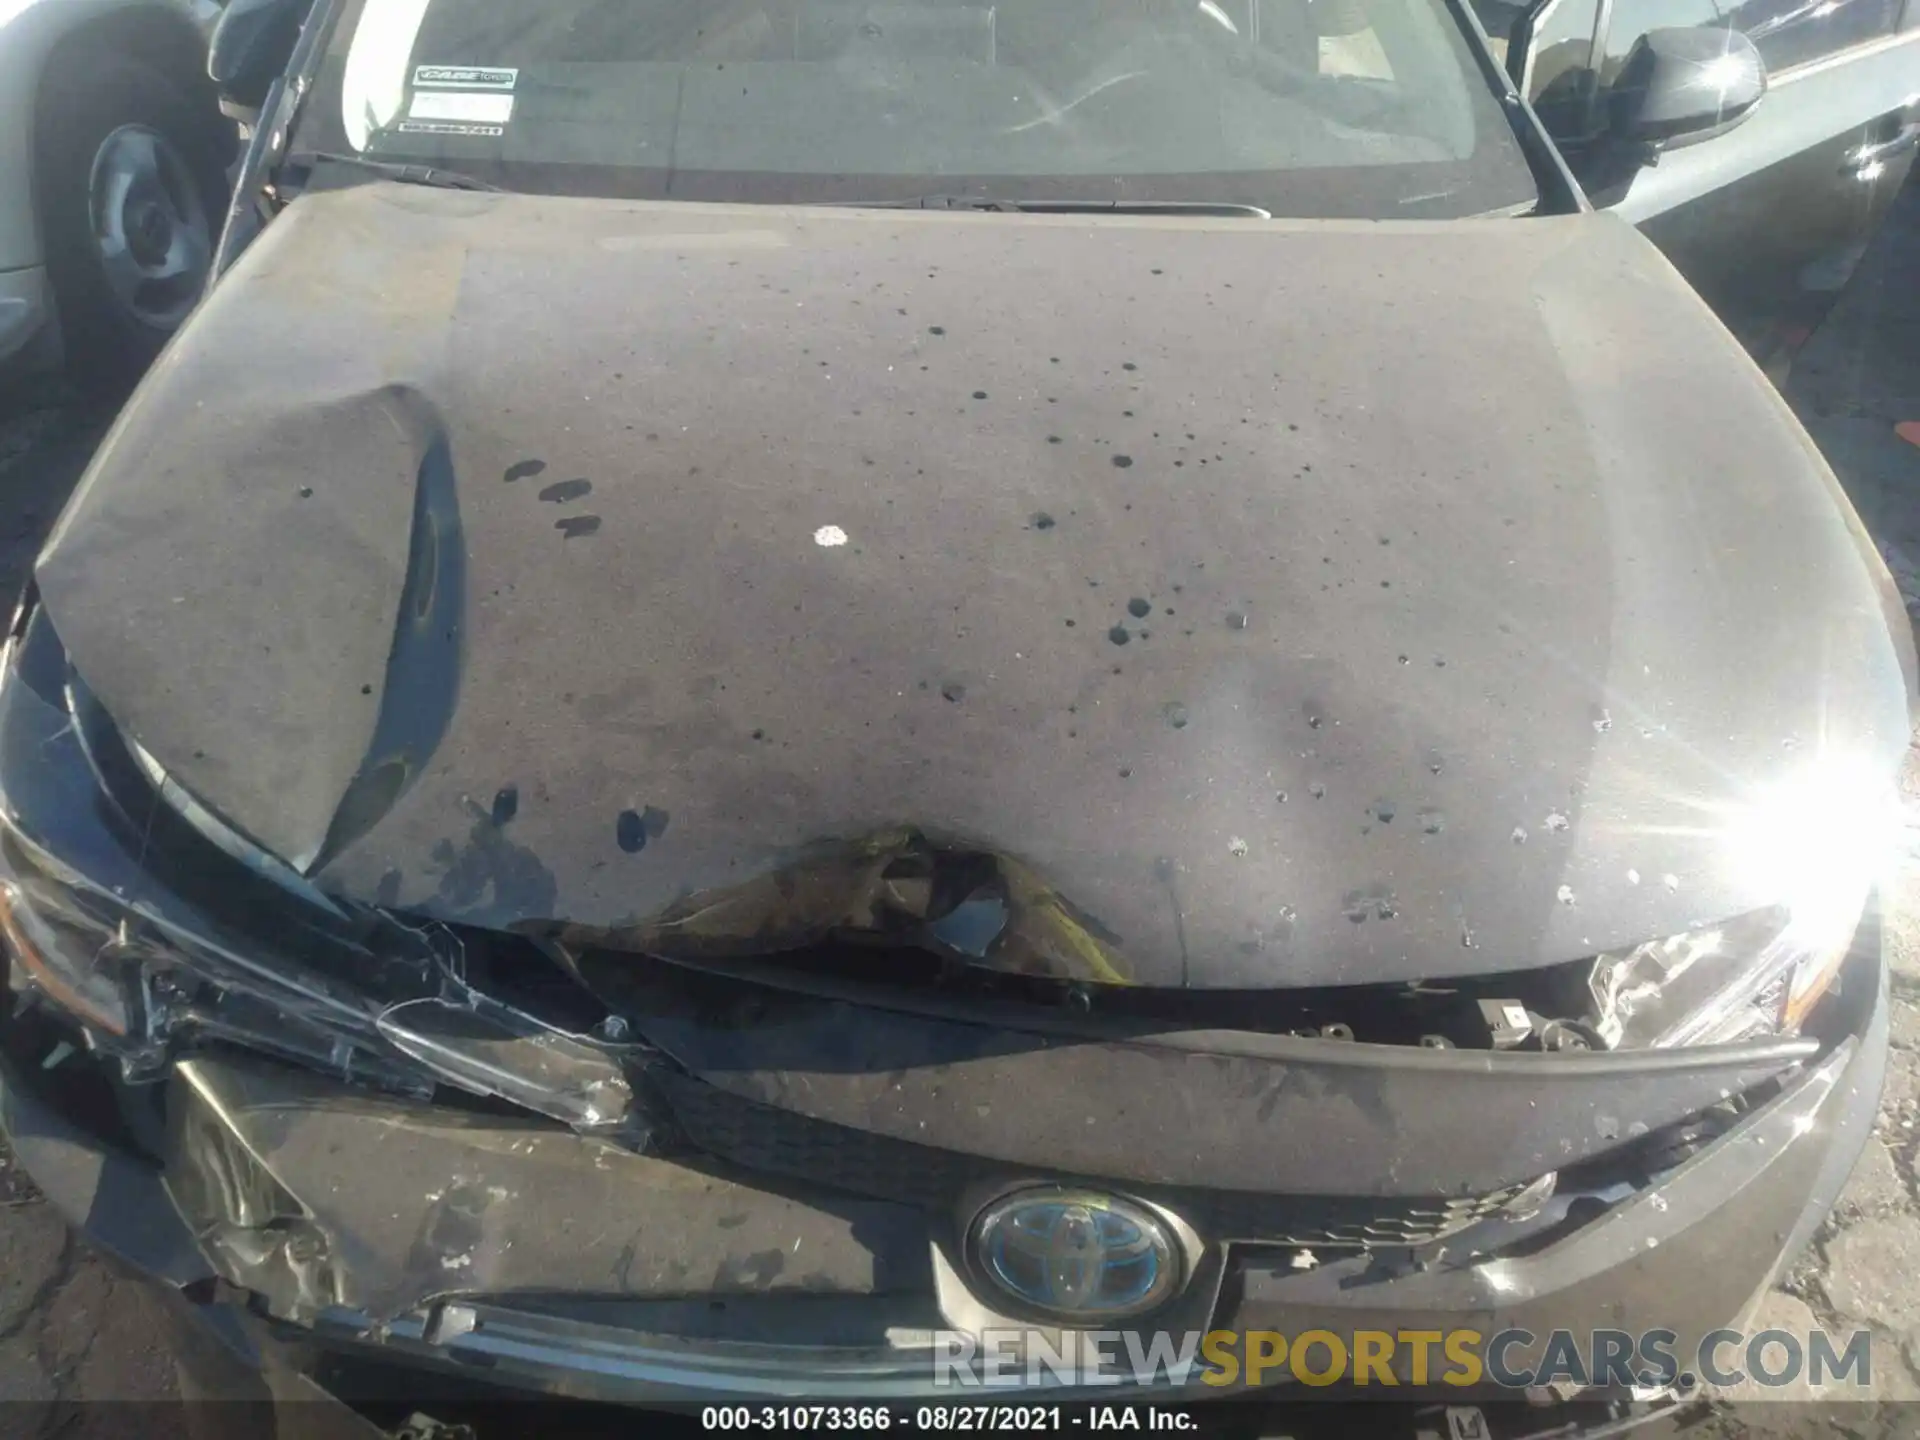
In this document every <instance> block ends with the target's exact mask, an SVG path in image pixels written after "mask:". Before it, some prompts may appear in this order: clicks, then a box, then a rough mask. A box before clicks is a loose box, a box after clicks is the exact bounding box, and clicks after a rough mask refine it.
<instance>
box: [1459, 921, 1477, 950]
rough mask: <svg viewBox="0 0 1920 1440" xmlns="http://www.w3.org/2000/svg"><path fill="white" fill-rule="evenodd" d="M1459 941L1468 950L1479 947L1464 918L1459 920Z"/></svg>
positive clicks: (1471, 929)
mask: <svg viewBox="0 0 1920 1440" xmlns="http://www.w3.org/2000/svg"><path fill="white" fill-rule="evenodd" d="M1460 943H1461V945H1463V946H1465V947H1466V948H1467V949H1469V950H1478V949H1479V948H1480V942H1479V941H1478V940H1476V939H1474V938H1473V928H1472V927H1471V926H1470V925H1468V924H1467V922H1466V921H1464V920H1462V921H1461V922H1460Z"/></svg>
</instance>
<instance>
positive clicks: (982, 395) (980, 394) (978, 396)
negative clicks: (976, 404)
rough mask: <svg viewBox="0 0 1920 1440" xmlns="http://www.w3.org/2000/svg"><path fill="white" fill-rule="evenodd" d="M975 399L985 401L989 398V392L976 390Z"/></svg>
mask: <svg viewBox="0 0 1920 1440" xmlns="http://www.w3.org/2000/svg"><path fill="white" fill-rule="evenodd" d="M973 398H974V399H976V400H984V399H986V398H987V392H986V391H984V390H976V391H974V392H973Z"/></svg>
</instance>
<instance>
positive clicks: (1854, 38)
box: [1733, 0, 1900, 71]
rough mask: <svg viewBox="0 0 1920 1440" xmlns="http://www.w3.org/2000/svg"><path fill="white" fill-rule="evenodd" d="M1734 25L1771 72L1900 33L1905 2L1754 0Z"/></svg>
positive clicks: (1737, 12) (1738, 11)
mask: <svg viewBox="0 0 1920 1440" xmlns="http://www.w3.org/2000/svg"><path fill="white" fill-rule="evenodd" d="M1733 23H1734V24H1735V25H1736V26H1737V27H1738V28H1739V29H1741V30H1743V31H1745V32H1746V34H1747V37H1748V38H1749V39H1751V40H1752V41H1753V43H1754V44H1755V45H1756V46H1757V47H1759V50H1760V57H1761V58H1762V59H1763V60H1765V61H1766V62H1767V69H1768V70H1769V71H1779V70H1789V69H1791V68H1793V67H1794V66H1795V65H1804V64H1806V63H1807V62H1809V61H1811V60H1819V59H1821V58H1823V57H1825V56H1828V55H1832V54H1835V53H1836V52H1838V51H1841V50H1847V49H1851V48H1852V47H1853V46H1855V45H1862V44H1865V43H1866V42H1867V41H1869V40H1877V39H1878V38H1879V37H1880V36H1882V35H1891V34H1893V33H1894V32H1895V31H1896V30H1898V29H1899V28H1900V0H1748V3H1746V4H1744V5H1741V6H1739V7H1738V8H1736V9H1735V10H1734V11H1733Z"/></svg>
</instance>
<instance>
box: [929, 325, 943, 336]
mask: <svg viewBox="0 0 1920 1440" xmlns="http://www.w3.org/2000/svg"><path fill="white" fill-rule="evenodd" d="M927 333H928V334H929V335H944V334H946V333H947V327H946V326H944V325H929V326H928V327H927Z"/></svg>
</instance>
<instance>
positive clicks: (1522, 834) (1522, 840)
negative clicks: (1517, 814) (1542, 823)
mask: <svg viewBox="0 0 1920 1440" xmlns="http://www.w3.org/2000/svg"><path fill="white" fill-rule="evenodd" d="M1513 843H1514V844H1516V845H1524V844H1526V843H1527V827H1526V826H1524V825H1516V826H1514V827H1513Z"/></svg>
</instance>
